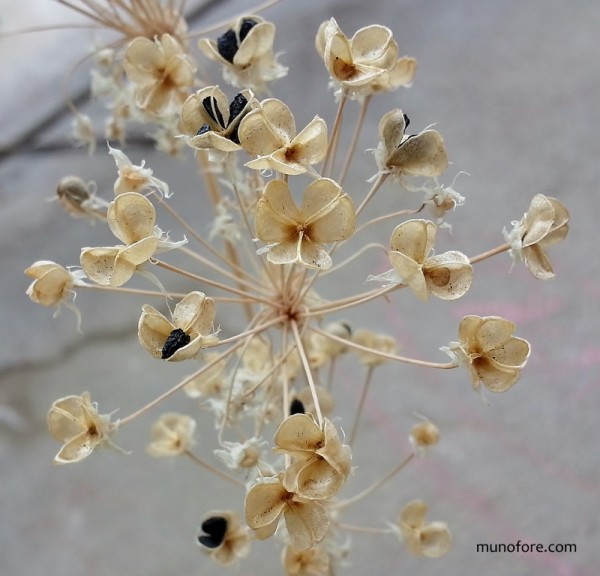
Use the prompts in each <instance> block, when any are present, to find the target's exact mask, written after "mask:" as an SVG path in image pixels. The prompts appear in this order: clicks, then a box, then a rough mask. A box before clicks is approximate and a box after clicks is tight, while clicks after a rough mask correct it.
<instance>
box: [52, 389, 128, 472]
mask: <svg viewBox="0 0 600 576" xmlns="http://www.w3.org/2000/svg"><path fill="white" fill-rule="evenodd" d="M48 428H49V429H50V433H51V434H52V436H54V438H56V439H57V440H58V441H59V442H63V444H64V446H63V447H62V448H61V449H60V451H59V452H58V454H57V455H56V456H55V457H54V463H55V464H69V463H72V462H79V461H80V460H83V459H84V458H87V457H88V456H89V455H90V454H91V453H92V452H93V451H94V449H95V448H96V447H97V446H100V445H103V444H108V445H112V443H111V441H110V435H111V434H112V433H113V432H114V430H115V428H116V426H115V425H114V424H111V422H110V415H100V414H98V406H97V404H96V403H95V402H92V401H91V398H90V394H89V392H84V393H83V394H82V395H81V396H66V397H65V398H61V399H60V400H56V402H54V404H52V407H51V408H50V411H49V412H48Z"/></svg>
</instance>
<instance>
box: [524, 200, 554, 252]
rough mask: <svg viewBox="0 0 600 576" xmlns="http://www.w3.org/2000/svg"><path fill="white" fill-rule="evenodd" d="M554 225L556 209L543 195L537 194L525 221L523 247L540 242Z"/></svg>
mask: <svg viewBox="0 0 600 576" xmlns="http://www.w3.org/2000/svg"><path fill="white" fill-rule="evenodd" d="M553 224H554V207H553V206H552V204H551V203H550V200H549V199H548V198H546V196H544V195H543V194H536V195H535V196H534V197H533V199H532V200H531V204H530V205H529V210H527V213H526V214H525V217H524V219H523V226H524V227H525V234H524V236H523V239H522V245H523V247H524V248H525V247H527V246H532V245H533V244H536V243H537V242H539V241H540V240H541V239H542V238H544V236H546V234H548V232H549V231H550V229H551V228H552V225H553Z"/></svg>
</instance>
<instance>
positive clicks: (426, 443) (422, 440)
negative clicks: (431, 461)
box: [409, 420, 440, 455]
mask: <svg viewBox="0 0 600 576" xmlns="http://www.w3.org/2000/svg"><path fill="white" fill-rule="evenodd" d="M409 440H410V444H411V446H412V447H413V450H414V452H415V454H418V455H421V454H425V453H426V451H427V450H428V449H429V448H430V447H431V446H435V445H436V444H437V443H438V442H439V441H440V431H439V429H438V427H437V426H436V425H435V424H434V423H433V422H429V420H425V421H424V422H419V423H418V424H415V425H414V426H413V427H412V428H411V429H410V436H409Z"/></svg>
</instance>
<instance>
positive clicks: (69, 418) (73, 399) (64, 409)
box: [48, 396, 89, 442]
mask: <svg viewBox="0 0 600 576" xmlns="http://www.w3.org/2000/svg"><path fill="white" fill-rule="evenodd" d="M88 397H89V396H88ZM86 421H87V414H86V411H85V409H84V408H83V403H82V400H81V397H79V396H67V397H65V398H61V399H60V400H57V401H56V402H54V404H53V405H52V408H51V409H50V411H49V412H48V429H49V430H50V433H51V434H52V436H53V437H54V438H55V439H56V440H59V441H60V442H64V441H65V440H69V439H71V438H74V437H75V436H78V435H79V434H81V432H83V431H85V430H87V424H86Z"/></svg>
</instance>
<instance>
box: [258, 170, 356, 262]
mask: <svg viewBox="0 0 600 576" xmlns="http://www.w3.org/2000/svg"><path fill="white" fill-rule="evenodd" d="M355 226H356V211H355V209H354V203H353V202H352V199H351V198H350V197H349V196H348V195H347V194H344V193H343V191H342V189H341V187H340V186H339V185H338V184H336V183H335V182H334V181H333V180H330V179H329V178H319V179H318V180H315V181H314V182H312V183H311V184H309V185H308V187H307V188H306V189H305V190H304V197H303V199H302V206H301V207H300V209H298V207H297V206H296V204H295V202H294V200H293V199H292V195H291V193H290V189H289V187H288V185H287V184H286V183H285V182H284V181H283V180H271V181H270V182H269V183H268V184H267V185H266V186H265V189H264V191H263V194H262V197H261V199H260V200H259V201H258V205H257V207H256V233H257V236H258V238H259V239H260V240H262V241H263V242H266V243H267V246H266V248H265V249H266V250H267V260H269V262H272V263H273V264H292V263H294V262H300V263H301V264H303V265H304V266H306V267H307V268H315V269H319V268H320V269H323V270H326V269H328V268H330V267H331V264H332V262H331V257H330V256H329V254H328V252H327V250H326V249H325V248H324V246H323V244H325V243H329V242H338V241H340V240H347V239H348V238H350V237H351V236H352V234H353V233H354V229H355Z"/></svg>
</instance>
